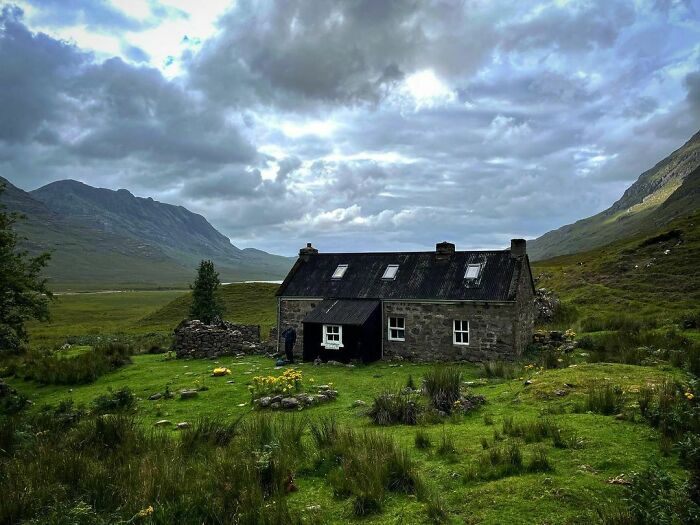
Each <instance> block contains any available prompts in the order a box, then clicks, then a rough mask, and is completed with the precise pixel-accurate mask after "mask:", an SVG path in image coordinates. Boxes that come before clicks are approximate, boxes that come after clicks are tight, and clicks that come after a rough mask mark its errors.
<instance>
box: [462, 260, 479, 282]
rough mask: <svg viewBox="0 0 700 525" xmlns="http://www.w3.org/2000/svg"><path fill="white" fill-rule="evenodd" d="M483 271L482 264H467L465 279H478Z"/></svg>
mask: <svg viewBox="0 0 700 525" xmlns="http://www.w3.org/2000/svg"><path fill="white" fill-rule="evenodd" d="M479 273H481V265H480V264H470V265H468V266H467V271H466V272H465V274H464V278H465V279H477V278H478V277H479Z"/></svg>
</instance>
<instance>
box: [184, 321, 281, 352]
mask: <svg viewBox="0 0 700 525" xmlns="http://www.w3.org/2000/svg"><path fill="white" fill-rule="evenodd" d="M172 350H173V351H174V352H175V353H176V355H177V357H178V358H188V357H189V358H200V359H201V358H212V357H219V356H226V355H236V354H241V353H243V354H259V353H266V352H269V350H270V348H269V345H268V344H267V342H261V341H260V326H259V325H246V324H235V323H229V322H228V321H222V322H219V323H214V324H210V325H207V324H204V323H203V322H201V321H197V320H194V321H183V322H182V323H180V324H179V325H178V327H177V328H175V337H174V340H173V346H172Z"/></svg>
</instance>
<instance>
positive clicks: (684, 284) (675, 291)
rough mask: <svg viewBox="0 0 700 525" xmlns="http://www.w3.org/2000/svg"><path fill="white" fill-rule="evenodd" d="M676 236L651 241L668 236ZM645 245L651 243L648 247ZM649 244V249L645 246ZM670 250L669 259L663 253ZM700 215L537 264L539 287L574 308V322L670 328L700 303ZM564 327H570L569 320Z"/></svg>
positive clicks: (535, 272) (535, 265) (535, 266)
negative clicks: (633, 323)
mask: <svg viewBox="0 0 700 525" xmlns="http://www.w3.org/2000/svg"><path fill="white" fill-rule="evenodd" d="M671 230H679V231H680V232H681V233H680V240H681V241H682V242H681V243H680V244H679V243H678V240H679V239H678V238H677V237H672V238H670V239H666V240H663V239H662V240H659V241H658V242H650V243H649V241H650V240H652V241H653V239H654V238H655V237H656V236H658V235H660V234H663V233H665V232H668V231H671ZM645 241H647V242H645ZM647 243H648V244H647ZM666 250H669V253H668V254H665V253H664V252H665V251H666ZM698 260H700V214H697V213H696V214H695V215H693V216H691V217H688V218H684V219H678V220H676V221H673V222H672V223H670V224H669V225H667V226H666V227H664V228H663V229H660V230H657V231H655V232H650V233H647V234H644V235H637V236H634V237H631V238H628V239H625V240H623V241H619V242H615V243H613V244H609V245H607V246H604V247H602V248H598V249H595V250H591V251H587V252H582V253H577V254H573V255H565V256H561V257H555V258H553V259H548V260H546V261H538V262H536V263H534V264H533V274H534V276H535V277H536V278H538V284H537V286H538V287H545V288H547V289H551V290H554V291H555V292H556V293H557V294H558V295H559V296H560V298H561V299H562V301H563V302H564V303H565V304H566V305H568V306H569V307H573V308H574V309H575V314H576V315H574V317H576V318H577V319H576V321H575V323H574V325H576V323H578V324H580V323H582V322H584V321H585V320H586V319H587V318H589V321H598V320H599V321H605V319H607V318H610V317H618V318H622V317H628V318H633V319H635V320H637V321H638V322H639V323H642V324H649V325H651V327H652V328H653V327H656V326H664V325H672V324H675V323H677V322H678V318H679V316H682V315H684V314H685V313H688V312H692V311H697V310H698V304H700V272H698V270H697V268H698V266H697V262H698ZM554 324H555V325H556V324H560V325H561V327H568V326H569V325H571V324H572V323H571V322H570V319H568V320H567V322H565V323H554Z"/></svg>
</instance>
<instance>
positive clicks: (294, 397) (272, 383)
mask: <svg viewBox="0 0 700 525" xmlns="http://www.w3.org/2000/svg"><path fill="white" fill-rule="evenodd" d="M312 381H313V380H312ZM249 388H250V393H251V396H252V400H253V406H255V407H256V408H269V409H273V410H278V409H285V410H301V409H303V408H305V407H308V406H313V405H318V404H320V403H326V402H328V401H332V400H333V399H335V398H336V397H338V391H337V390H333V384H332V383H329V384H327V385H320V386H316V387H314V386H313V385H312V384H311V382H309V383H308V384H307V385H306V388H304V380H303V376H302V373H301V371H300V370H297V369H295V368H289V369H287V370H285V371H284V372H283V373H282V374H281V375H279V376H256V377H254V378H253V384H252V385H250V387H249ZM311 390H316V393H313V394H312V393H308V392H309V391H311Z"/></svg>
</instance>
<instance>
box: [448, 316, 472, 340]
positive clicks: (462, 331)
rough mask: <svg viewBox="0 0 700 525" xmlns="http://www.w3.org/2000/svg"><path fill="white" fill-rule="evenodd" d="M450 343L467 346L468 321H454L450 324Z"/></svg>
mask: <svg viewBox="0 0 700 525" xmlns="http://www.w3.org/2000/svg"><path fill="white" fill-rule="evenodd" d="M452 327H453V329H452V343H454V344H456V345H468V344H469V321H462V320H460V319H455V320H454V321H453V324H452Z"/></svg>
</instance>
